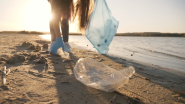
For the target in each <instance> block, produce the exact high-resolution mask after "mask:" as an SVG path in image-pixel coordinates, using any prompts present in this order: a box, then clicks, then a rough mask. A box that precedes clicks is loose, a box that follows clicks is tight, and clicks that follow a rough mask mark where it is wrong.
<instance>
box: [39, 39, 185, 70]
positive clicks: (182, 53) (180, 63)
mask: <svg viewBox="0 0 185 104" xmlns="http://www.w3.org/2000/svg"><path fill="white" fill-rule="evenodd" d="M41 37H42V38H44V39H47V40H50V35H41ZM69 42H71V43H73V44H74V45H75V46H77V47H78V48H83V49H87V50H91V51H96V49H95V48H93V46H92V45H91V43H90V42H89V40H88V39H87V38H86V37H85V36H75V35H70V36H69ZM107 55H110V56H114V57H119V58H124V59H127V60H131V61H134V62H140V63H145V64H149V65H156V66H159V67H163V68H168V69H173V70H176V71H184V72H185V38H183V37H133V36H132V37H131V36H115V37H114V39H113V41H112V43H111V44H110V47H109V52H108V54H107Z"/></svg>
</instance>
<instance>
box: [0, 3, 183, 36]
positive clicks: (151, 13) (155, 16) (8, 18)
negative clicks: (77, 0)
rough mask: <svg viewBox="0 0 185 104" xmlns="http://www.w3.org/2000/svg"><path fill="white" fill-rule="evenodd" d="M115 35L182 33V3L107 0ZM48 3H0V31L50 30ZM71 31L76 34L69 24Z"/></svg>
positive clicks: (73, 27) (72, 26) (73, 26)
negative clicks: (115, 31) (116, 32)
mask: <svg viewBox="0 0 185 104" xmlns="http://www.w3.org/2000/svg"><path fill="white" fill-rule="evenodd" d="M106 1H107V4H108V6H109V8H110V10H111V12H112V14H113V16H114V17H115V18H116V19H117V20H118V21H119V22H120V23H119V28H118V33H125V32H170V33H176V32H177V33H185V0H106ZM49 18H50V5H49V3H48V2H47V0H0V31H21V30H26V31H49ZM70 32H77V30H76V28H75V25H70Z"/></svg>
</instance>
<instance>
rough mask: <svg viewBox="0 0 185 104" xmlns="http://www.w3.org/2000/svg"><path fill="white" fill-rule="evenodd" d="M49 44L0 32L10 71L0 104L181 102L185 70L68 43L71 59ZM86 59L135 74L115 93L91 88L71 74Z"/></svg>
mask: <svg viewBox="0 0 185 104" xmlns="http://www.w3.org/2000/svg"><path fill="white" fill-rule="evenodd" d="M49 43H50V42H49V41H46V40H43V39H42V38H41V37H39V35H34V34H33V35H32V34H29V35H28V34H0V70H1V71H2V70H3V67H4V66H6V67H7V69H10V70H11V72H10V74H8V75H7V76H6V81H7V82H6V84H5V85H3V84H2V77H1V78H0V104H20V103H28V104H143V103H147V104H183V103H185V74H184V73H175V72H172V71H171V70H170V69H166V68H161V67H159V66H149V65H146V64H141V63H136V62H132V61H130V60H128V59H120V58H116V57H111V56H106V55H101V54H99V53H96V52H92V51H89V50H83V49H80V48H77V47H75V45H73V44H72V43H70V44H71V46H72V53H71V54H70V60H66V59H65V58H63V57H61V56H59V55H52V54H50V53H49V52H48V51H47V48H42V47H43V45H44V47H47V45H48V44H49ZM85 57H90V58H93V59H95V60H98V61H101V63H104V64H105V65H108V66H109V67H111V68H114V69H116V70H121V69H123V68H124V67H127V66H133V67H134V68H135V70H136V73H135V74H134V75H133V76H132V77H131V78H130V80H129V83H128V84H126V85H124V86H123V87H121V88H119V89H117V90H116V91H114V92H104V91H101V90H97V89H93V88H90V87H87V86H85V85H84V84H82V83H81V82H79V81H78V80H76V78H75V76H74V74H73V68H74V66H75V64H76V62H77V60H78V59H80V58H85ZM48 66H49V68H48ZM0 76H2V72H0Z"/></svg>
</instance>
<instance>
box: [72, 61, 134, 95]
mask: <svg viewBox="0 0 185 104" xmlns="http://www.w3.org/2000/svg"><path fill="white" fill-rule="evenodd" d="M134 73H135V69H134V67H132V66H129V67H127V68H124V69H123V70H120V71H117V70H115V69H113V68H110V67H109V66H107V65H104V64H102V63H100V62H98V61H96V60H94V59H91V58H81V59H79V60H78V61H77V63H76V66H75V68H74V75H75V77H76V79H77V80H79V81H80V82H82V83H83V84H85V85H87V86H89V87H92V88H95V89H100V90H103V91H106V92H112V91H115V90H116V89H118V88H120V87H122V86H123V85H124V84H127V83H128V81H129V77H131V76H132V75H133V74H134Z"/></svg>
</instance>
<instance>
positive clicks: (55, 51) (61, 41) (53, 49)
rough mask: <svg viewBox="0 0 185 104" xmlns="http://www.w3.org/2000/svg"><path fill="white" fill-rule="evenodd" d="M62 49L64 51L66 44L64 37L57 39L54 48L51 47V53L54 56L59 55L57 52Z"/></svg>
mask: <svg viewBox="0 0 185 104" xmlns="http://www.w3.org/2000/svg"><path fill="white" fill-rule="evenodd" d="M60 47H62V49H63V50H64V43H63V39H62V37H59V38H56V40H55V42H54V43H53V46H52V47H51V52H52V53H53V54H56V53H57V50H58V49H59V48H60Z"/></svg>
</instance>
